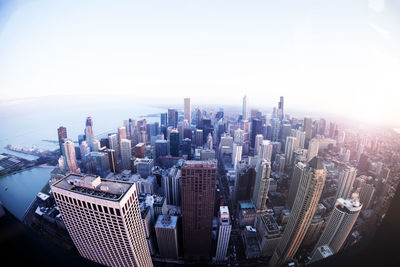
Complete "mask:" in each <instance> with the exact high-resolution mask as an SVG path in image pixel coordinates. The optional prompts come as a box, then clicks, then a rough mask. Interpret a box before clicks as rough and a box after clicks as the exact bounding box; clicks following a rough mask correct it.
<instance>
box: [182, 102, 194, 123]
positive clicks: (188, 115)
mask: <svg viewBox="0 0 400 267" xmlns="http://www.w3.org/2000/svg"><path fill="white" fill-rule="evenodd" d="M183 109H184V112H185V120H187V121H188V122H189V127H190V125H191V123H192V108H191V105H190V98H185V99H184V107H183Z"/></svg>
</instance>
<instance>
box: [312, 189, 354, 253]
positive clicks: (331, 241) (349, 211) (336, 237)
mask: <svg viewBox="0 0 400 267" xmlns="http://www.w3.org/2000/svg"><path fill="white" fill-rule="evenodd" d="M361 207H362V205H361V204H360V202H359V201H358V196H356V197H355V198H352V199H343V198H339V199H338V200H337V201H336V205H335V208H334V209H333V211H332V213H331V216H330V217H329V220H328V223H327V225H326V227H325V229H324V231H323V232H322V235H321V237H320V238H319V240H318V242H317V244H316V245H315V249H314V252H315V250H316V249H317V248H318V247H320V246H323V245H328V246H329V247H330V248H331V250H332V252H333V253H337V252H339V250H340V248H341V247H342V245H343V243H344V241H346V238H347V236H348V235H349V233H350V231H351V229H352V228H353V225H354V223H355V222H356V220H357V218H358V215H359V214H360V211H361Z"/></svg>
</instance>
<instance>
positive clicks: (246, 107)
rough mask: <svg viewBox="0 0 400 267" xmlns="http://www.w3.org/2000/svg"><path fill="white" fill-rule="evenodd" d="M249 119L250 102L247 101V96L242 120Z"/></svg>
mask: <svg viewBox="0 0 400 267" xmlns="http://www.w3.org/2000/svg"><path fill="white" fill-rule="evenodd" d="M248 119H249V100H248V99H247V96H246V95H245V96H244V97H243V111H242V120H248Z"/></svg>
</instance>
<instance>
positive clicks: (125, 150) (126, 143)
mask: <svg viewBox="0 0 400 267" xmlns="http://www.w3.org/2000/svg"><path fill="white" fill-rule="evenodd" d="M120 144H121V161H122V168H124V169H125V170H129V169H130V168H131V163H130V159H131V157H132V146H131V140H128V139H121V143H120Z"/></svg>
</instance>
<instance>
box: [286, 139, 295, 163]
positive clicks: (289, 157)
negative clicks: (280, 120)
mask: <svg viewBox="0 0 400 267" xmlns="http://www.w3.org/2000/svg"><path fill="white" fill-rule="evenodd" d="M295 142H296V137H293V136H288V137H286V146H285V158H286V167H291V166H292V163H293V151H294V144H295Z"/></svg>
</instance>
